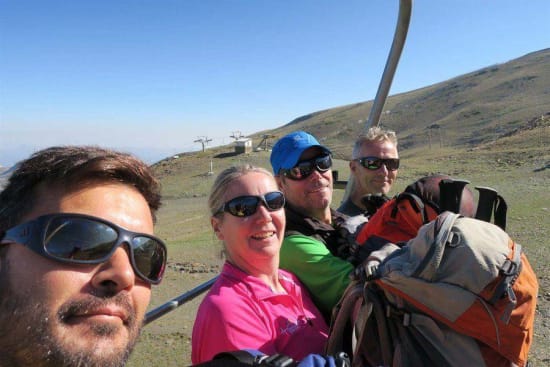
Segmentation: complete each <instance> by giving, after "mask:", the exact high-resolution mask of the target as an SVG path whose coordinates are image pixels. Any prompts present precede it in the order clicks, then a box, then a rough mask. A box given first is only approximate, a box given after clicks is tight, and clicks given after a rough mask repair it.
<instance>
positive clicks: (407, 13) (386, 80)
mask: <svg viewBox="0 0 550 367" xmlns="http://www.w3.org/2000/svg"><path fill="white" fill-rule="evenodd" d="M411 12H412V0H399V14H398V15H397V25H396V27H395V33H394V35H393V42H392V45H391V48H390V53H389V54H388V59H387V60H386V66H385V67H384V72H383V73H382V78H381V79H380V84H379V85H378V91H377V92H376V96H375V97H374V101H373V103H372V108H371V110H370V113H369V117H368V119H367V122H366V123H365V127H364V131H365V132H366V131H367V130H368V129H369V128H371V127H373V126H378V123H379V122H380V115H381V114H382V109H383V108H384V104H385V103H386V98H387V97H388V94H389V92H390V86H391V83H392V81H393V77H394V75H395V70H396V69H397V64H398V63H399V58H400V57H401V52H402V51H403V46H404V45H405V40H406V39H407V32H408V30H409V23H410V20H411ZM353 185H354V182H353V176H350V178H349V180H348V183H347V184H346V191H345V192H344V197H343V198H342V202H344V201H345V200H346V199H347V198H348V196H349V194H350V192H351V191H352V189H353Z"/></svg>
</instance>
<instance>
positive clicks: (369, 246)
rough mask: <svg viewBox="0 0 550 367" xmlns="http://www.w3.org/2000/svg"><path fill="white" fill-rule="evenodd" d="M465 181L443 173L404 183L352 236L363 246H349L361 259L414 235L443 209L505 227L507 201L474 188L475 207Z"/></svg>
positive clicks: (482, 189) (486, 190)
mask: <svg viewBox="0 0 550 367" xmlns="http://www.w3.org/2000/svg"><path fill="white" fill-rule="evenodd" d="M468 183H469V182H468V181H466V180H461V179H453V178H452V177H450V176H447V175H432V176H426V177H423V178H421V179H419V180H417V181H415V182H414V183H412V184H410V185H408V186H407V187H406V188H405V190H404V191H403V192H402V193H400V194H398V195H396V196H395V197H393V198H392V199H389V200H387V201H385V202H384V203H383V204H382V205H381V206H380V207H379V208H378V209H377V210H376V211H375V213H374V214H372V215H371V217H370V218H369V221H368V222H367V223H365V224H364V225H363V226H362V228H361V229H360V231H359V232H358V233H357V234H356V237H355V241H356V243H357V244H359V245H360V246H362V247H365V248H352V252H354V251H355V252H357V251H360V252H361V253H362V254H357V256H358V257H359V258H361V257H364V256H365V255H364V254H368V253H369V252H371V251H373V250H376V249H377V248H379V247H380V245H381V244H383V243H386V242H391V243H395V244H399V243H403V242H406V241H408V240H410V239H411V238H413V237H415V236H416V234H417V232H418V230H419V229H420V227H421V226H422V225H424V224H426V223H428V222H430V221H432V220H434V219H435V218H436V217H437V216H438V215H439V214H441V213H442V212H444V211H451V212H454V213H459V214H462V215H464V216H467V217H474V216H475V218H477V219H481V220H484V221H490V220H491V217H493V216H494V223H495V224H496V225H498V226H499V227H501V228H502V229H505V228H506V211H507V204H506V201H505V200H504V198H502V196H500V195H498V194H497V192H496V191H495V190H494V189H491V188H488V187H476V190H478V191H479V199H478V205H477V209H476V208H475V204H474V198H473V194H472V192H471V191H469V190H467V189H466V188H465V187H466V185H467V184H468ZM359 260H361V259H359Z"/></svg>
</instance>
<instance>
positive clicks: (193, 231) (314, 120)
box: [129, 49, 550, 367]
mask: <svg viewBox="0 0 550 367" xmlns="http://www.w3.org/2000/svg"><path fill="white" fill-rule="evenodd" d="M369 108H370V102H367V103H359V104H355V105H349V106H344V107H339V108H335V109H331V110H325V111H320V112H316V113H312V114H310V115H308V116H304V117H302V118H299V119H297V120H295V121H293V122H291V123H289V124H287V125H285V126H283V127H281V128H279V129H276V130H273V131H270V132H261V133H258V134H257V135H255V137H256V138H257V137H260V136H261V135H262V134H265V133H272V134H275V135H279V136H281V135H282V134H285V133H287V132H289V131H293V130H297V129H305V130H307V131H310V132H312V133H313V134H314V135H316V136H317V137H318V138H320V139H322V140H323V141H324V142H325V144H327V145H328V146H329V147H331V148H332V149H333V150H334V152H335V155H336V157H337V158H339V159H337V160H336V163H335V169H337V170H338V171H339V172H340V179H346V178H347V176H348V171H347V161H346V159H348V158H349V154H350V153H351V146H352V142H353V140H354V138H355V136H356V135H357V134H358V132H359V131H360V129H361V127H362V126H363V122H361V123H358V121H359V120H361V119H362V118H363V117H364V116H367V115H368V109H369ZM387 109H388V110H389V111H390V112H389V113H386V114H385V115H384V117H383V120H382V121H383V123H384V124H385V125H387V126H390V127H391V128H393V129H395V130H396V131H397V132H398V133H399V137H400V141H401V146H400V152H401V153H400V154H401V158H402V162H403V163H402V164H403V165H402V168H401V169H400V173H399V179H398V184H397V185H396V187H395V188H394V192H393V193H396V192H398V191H399V190H400V189H402V188H403V187H404V186H405V185H406V184H408V183H410V182H412V181H414V180H415V179H417V178H419V177H421V176H424V175H428V174H432V173H446V174H450V175H452V176H454V177H457V178H464V179H468V180H469V181H470V182H471V185H470V186H471V187H472V188H473V187H474V186H476V185H477V186H490V187H493V188H495V189H497V190H498V191H499V193H501V194H502V195H503V196H504V197H505V198H506V200H507V201H508V204H509V211H508V232H509V233H510V234H511V236H512V237H513V238H514V239H515V240H516V241H517V242H519V243H521V244H522V245H523V246H524V248H525V251H526V252H527V255H528V257H529V260H530V262H531V264H532V266H533V267H534V269H535V271H536V273H537V275H538V278H539V283H540V291H539V297H538V306H537V315H536V326H535V338H534V344H533V348H532V350H531V363H532V364H531V365H532V366H535V367H541V366H547V365H549V364H550V352H549V351H548V345H550V322H549V320H550V265H549V264H550V251H549V243H550V241H549V240H548V238H549V237H550V233H549V228H550V219H549V218H550V193H549V190H548V188H549V187H550V149H548V147H549V146H550V49H549V50H543V51H541V52H538V53H533V54H529V55H526V56H524V57H522V58H520V59H517V60H514V61H511V62H509V63H506V64H502V65H495V66H493V67H489V68H485V69H482V70H479V71H477V72H474V73H470V74H468V75H465V76H463V77H459V78H455V79H453V80H451V81H447V82H444V83H439V84H437V85H434V86H430V87H426V88H423V89H420V90H417V91H413V92H410V93H406V94H402V95H398V96H393V97H391V98H390V99H389V101H388V104H387ZM433 124H437V125H439V128H438V129H433V130H432V131H431V132H432V136H431V138H430V137H429V135H428V132H429V131H428V130H427V129H426V127H427V126H431V125H433ZM256 141H259V139H256ZM242 163H252V164H256V165H260V166H263V167H266V168H269V152H264V151H259V152H253V153H250V154H234V153H233V147H232V146H225V147H219V148H214V149H209V150H207V151H205V152H200V153H193V154H180V155H179V158H177V159H173V158H169V159H166V160H163V161H161V162H159V163H157V164H156V165H155V166H154V169H155V171H156V173H157V174H158V176H159V177H160V178H161V180H162V184H163V194H164V206H163V207H162V209H161V211H160V213H159V226H158V229H157V230H158V234H159V235H160V237H162V238H163V239H165V240H166V241H167V243H168V246H169V256H170V261H169V267H168V271H167V274H166V278H165V280H164V282H163V283H162V284H161V285H160V286H159V287H156V288H155V289H154V294H153V301H152V304H151V308H153V307H156V306H158V305H160V304H162V303H164V302H165V301H167V300H169V299H171V298H173V297H175V296H177V295H180V294H181V293H183V292H185V291H187V290H189V289H191V288H192V287H194V286H196V285H198V284H200V283H202V282H204V281H206V280H208V279H210V278H212V277H213V276H214V275H215V274H216V273H217V272H218V271H219V267H220V265H221V263H222V259H221V258H220V255H219V254H220V244H219V243H218V242H217V240H216V239H215V238H214V236H213V235H212V233H211V230H210V225H209V218H208V213H207V209H206V197H207V195H208V191H209V189H210V186H211V184H212V180H213V178H214V175H210V174H209V171H210V166H211V165H212V167H213V172H214V173H218V172H220V170H222V169H223V168H225V167H228V166H230V165H235V164H242ZM342 194H343V192H342V190H335V194H334V199H333V206H337V205H338V203H339V201H340V199H341V197H342ZM200 299H201V297H199V298H198V299H195V300H193V301H192V302H190V303H188V304H185V305H183V306H181V307H180V308H179V309H178V310H175V311H173V312H171V313H169V314H168V315H166V316H164V317H162V318H160V319H159V320H157V321H155V322H154V323H152V324H150V325H148V326H147V327H146V328H145V329H144V332H143V334H142V336H141V339H140V341H139V343H138V345H137V347H136V350H135V353H134V354H133V356H132V358H131V361H130V363H129V366H130V367H144V366H167V367H169V366H182V365H188V364H189V363H190V358H189V356H190V336H191V329H192V325H193V320H194V316H195V312H196V308H197V305H198V303H199V302H200Z"/></svg>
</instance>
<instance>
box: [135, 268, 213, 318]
mask: <svg viewBox="0 0 550 367" xmlns="http://www.w3.org/2000/svg"><path fill="white" fill-rule="evenodd" d="M218 276H219V275H217V276H215V277H214V278H212V279H210V280H208V281H206V282H204V283H202V284H200V285H198V286H196V287H195V288H193V289H191V290H190V291H187V292H185V293H183V294H182V295H180V296H178V297H176V298H173V299H171V300H170V301H168V302H166V303H164V304H162V305H160V306H158V307H157V308H155V309H152V310H151V311H149V312H147V314H146V315H145V319H144V320H143V325H147V324H149V323H150V322H153V321H155V320H156V319H158V318H159V317H161V316H164V315H166V314H167V313H168V312H170V311H173V310H175V309H176V308H178V307H179V306H181V305H183V304H184V303H186V302H189V301H191V300H192V299H194V298H196V297H197V296H199V295H201V294H202V293H204V292H205V291H207V290H208V289H210V287H212V284H214V282H215V281H216V280H217V279H218Z"/></svg>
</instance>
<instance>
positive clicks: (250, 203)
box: [215, 191, 285, 218]
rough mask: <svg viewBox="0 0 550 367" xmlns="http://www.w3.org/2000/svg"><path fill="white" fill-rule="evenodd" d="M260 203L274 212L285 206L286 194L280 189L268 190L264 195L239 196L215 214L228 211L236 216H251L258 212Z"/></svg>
mask: <svg viewBox="0 0 550 367" xmlns="http://www.w3.org/2000/svg"><path fill="white" fill-rule="evenodd" d="M260 204H263V205H264V206H265V207H266V208H267V210H269V211H270V212H274V211H276V210H279V209H281V208H282V207H283V206H285V196H284V195H283V193H282V192H280V191H272V192H268V193H267V194H265V195H262V196H253V195H246V196H237V197H236V198H234V199H231V200H229V201H228V202H226V203H225V204H223V206H222V207H221V208H220V209H219V210H218V211H217V212H216V213H215V214H220V213H223V212H227V213H229V214H231V215H234V216H235V217H241V218H242V217H249V216H251V215H253V214H254V213H256V211H257V210H258V205H260Z"/></svg>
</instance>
